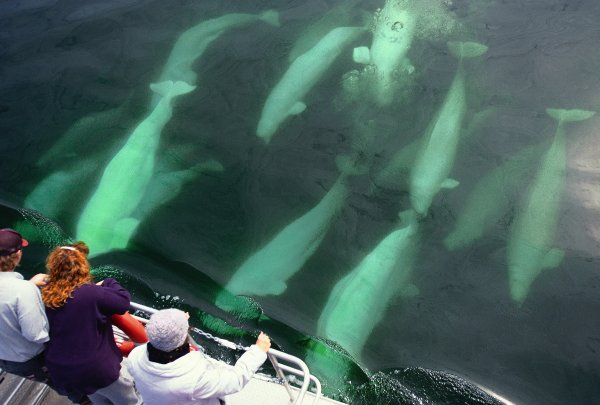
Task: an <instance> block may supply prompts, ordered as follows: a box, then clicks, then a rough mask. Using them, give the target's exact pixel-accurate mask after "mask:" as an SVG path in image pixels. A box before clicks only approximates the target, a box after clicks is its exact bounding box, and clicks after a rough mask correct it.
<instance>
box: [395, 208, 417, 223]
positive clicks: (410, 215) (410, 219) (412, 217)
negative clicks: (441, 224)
mask: <svg viewBox="0 0 600 405" xmlns="http://www.w3.org/2000/svg"><path fill="white" fill-rule="evenodd" d="M398 216H399V217H400V221H401V223H402V225H406V226H413V225H416V224H417V213H416V212H415V210H413V209H408V210H405V211H402V212H400V213H399V214H398Z"/></svg>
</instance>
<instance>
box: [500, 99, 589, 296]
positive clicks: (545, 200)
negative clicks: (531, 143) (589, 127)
mask: <svg viewBox="0 0 600 405" xmlns="http://www.w3.org/2000/svg"><path fill="white" fill-rule="evenodd" d="M546 112H547V113H548V115H550V116H551V117H552V118H554V119H555V120H556V121H557V123H558V125H557V128H556V133H555V135H554V140H553V141H552V144H551V145H550V147H549V148H548V150H547V151H546V153H545V154H544V156H543V157H542V160H541V163H540V167H539V169H538V171H537V173H536V175H535V179H534V180H533V183H532V185H531V188H530V190H529V192H528V193H527V195H526V196H525V198H524V200H523V202H522V206H521V209H520V210H518V211H517V215H516V217H515V220H514V222H513V224H512V226H511V228H510V230H509V238H508V246H507V250H506V254H507V262H508V281H509V288H510V295H511V297H512V299H513V300H514V301H515V302H516V303H517V304H518V305H522V304H523V302H524V301H525V299H526V298H527V295H528V293H529V290H530V288H531V285H532V284H533V282H534V281H535V279H536V278H537V277H538V275H539V274H540V273H541V271H542V270H543V269H548V268H555V267H557V266H558V265H560V263H561V262H562V260H563V257H564V251H563V250H561V249H557V248H555V247H552V244H553V242H554V237H555V234H556V229H557V226H558V221H559V218H560V215H559V214H560V205H561V201H562V196H563V192H564V188H565V181H566V180H565V179H566V165H567V140H566V135H565V129H564V127H565V124H566V123H568V122H574V121H583V120H586V119H588V118H590V117H592V116H593V115H594V114H595V112H593V111H585V110H563V109H551V108H549V109H547V110H546Z"/></svg>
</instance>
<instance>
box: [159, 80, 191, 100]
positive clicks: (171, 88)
mask: <svg viewBox="0 0 600 405" xmlns="http://www.w3.org/2000/svg"><path fill="white" fill-rule="evenodd" d="M195 88H196V86H192V85H190V84H188V83H186V82H183V81H176V82H173V81H172V80H167V81H165V82H160V83H152V84H151V85H150V89H152V91H153V92H155V93H157V94H159V95H161V96H163V97H167V96H169V97H176V96H180V95H182V94H186V93H189V92H191V91H193V90H194V89H195Z"/></svg>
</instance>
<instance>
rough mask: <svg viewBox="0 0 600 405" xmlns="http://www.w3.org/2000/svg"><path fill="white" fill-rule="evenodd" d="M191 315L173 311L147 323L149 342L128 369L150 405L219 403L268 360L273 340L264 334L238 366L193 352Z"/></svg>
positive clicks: (132, 355) (135, 351)
mask: <svg viewBox="0 0 600 405" xmlns="http://www.w3.org/2000/svg"><path fill="white" fill-rule="evenodd" d="M188 318H189V315H188V314H187V313H185V312H183V311H180V310H178V309H174V308H170V309H163V310H161V311H158V312H156V313H155V314H153V315H152V316H151V317H150V320H149V321H148V323H147V324H146V332H147V333H148V339H149V342H148V343H147V344H145V345H142V346H138V347H136V348H135V349H133V351H132V352H131V353H130V354H129V357H128V362H127V367H128V368H129V372H130V373H131V375H132V376H133V379H134V381H135V386H136V388H137V390H138V392H139V393H140V394H141V396H142V399H143V400H144V404H145V405H170V404H172V405H175V404H177V405H186V404H202V405H218V404H222V403H224V401H223V399H222V398H223V397H224V396H225V395H229V394H233V393H236V392H238V391H240V390H242V388H244V386H245V385H246V384H247V383H248V381H250V379H251V378H252V376H253V375H254V373H255V372H256V370H258V368H259V367H260V366H261V365H262V364H263V363H264V362H265V360H266V359H267V352H268V351H269V348H270V347H271V339H270V338H269V337H268V336H267V335H265V334H264V333H262V332H261V334H260V335H259V337H258V339H257V341H256V344H255V345H252V346H251V347H250V349H249V350H248V351H247V352H246V353H244V354H243V355H242V356H241V357H240V358H239V359H238V361H237V362H236V363H235V365H234V366H230V365H227V364H223V363H220V362H216V361H215V360H213V359H211V358H209V357H207V356H206V355H204V354H203V353H201V352H199V351H190V346H189V341H188V330H189V324H188Z"/></svg>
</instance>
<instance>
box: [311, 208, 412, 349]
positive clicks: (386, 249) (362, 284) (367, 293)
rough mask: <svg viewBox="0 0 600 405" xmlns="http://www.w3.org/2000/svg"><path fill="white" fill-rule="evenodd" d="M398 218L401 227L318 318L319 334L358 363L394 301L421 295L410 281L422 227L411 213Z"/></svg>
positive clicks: (348, 277) (339, 287)
mask: <svg viewBox="0 0 600 405" xmlns="http://www.w3.org/2000/svg"><path fill="white" fill-rule="evenodd" d="M400 218H401V224H400V226H398V227H397V228H396V229H394V230H393V231H392V232H390V233H389V234H388V235H387V236H385V237H384V238H383V239H382V240H381V241H380V242H379V243H378V244H377V246H375V248H374V249H373V250H372V251H371V252H370V253H369V254H367V255H366V256H365V257H364V258H363V259H362V261H361V262H360V263H359V264H358V265H357V266H356V267H355V268H354V269H353V270H352V271H350V273H348V274H347V275H346V276H344V277H343V278H342V279H341V280H340V281H338V282H337V284H336V285H335V287H334V288H333V290H332V291H331V294H330V295H329V298H328V299H327V303H326V304H325V308H323V311H322V312H321V316H320V317H319V322H318V326H317V334H318V335H319V336H322V337H325V338H327V339H331V340H333V341H335V342H337V343H339V344H340V345H341V346H342V347H343V348H344V349H346V350H347V351H348V352H349V353H350V354H351V355H352V356H354V357H355V358H357V359H359V358H360V354H361V351H362V348H363V346H364V344H365V342H366V341H367V338H368V337H369V335H370V334H371V332H372V331H373V329H374V328H375V327H376V326H377V324H378V323H379V322H380V321H381V320H382V319H383V316H384V315H385V311H386V309H387V307H388V306H389V304H390V302H391V301H392V299H394V298H395V297H396V295H398V294H403V295H405V296H414V295H416V294H417V293H418V290H417V287H415V286H414V285H413V284H411V283H410V281H409V280H410V276H411V274H412V270H413V267H414V262H415V259H416V256H417V253H418V250H419V242H420V232H419V223H418V222H417V215H416V213H415V212H414V211H413V210H407V211H404V212H402V213H401V214H400Z"/></svg>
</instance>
